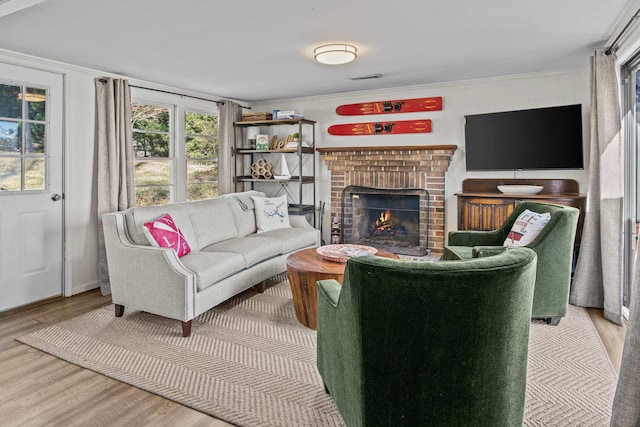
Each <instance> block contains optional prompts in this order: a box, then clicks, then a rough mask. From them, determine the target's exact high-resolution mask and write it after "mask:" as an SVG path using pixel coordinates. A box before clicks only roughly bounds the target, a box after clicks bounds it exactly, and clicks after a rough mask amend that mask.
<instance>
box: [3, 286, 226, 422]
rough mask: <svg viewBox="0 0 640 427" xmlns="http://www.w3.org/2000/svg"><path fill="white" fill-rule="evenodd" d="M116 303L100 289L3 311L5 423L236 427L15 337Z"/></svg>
mask: <svg viewBox="0 0 640 427" xmlns="http://www.w3.org/2000/svg"><path fill="white" fill-rule="evenodd" d="M108 304H111V298H110V297H103V296H102V295H100V292H99V291H98V290H94V291H89V292H84V293H82V294H79V295H76V296H73V297H71V298H56V299H52V300H49V301H45V302H41V303H36V304H33V305H31V306H27V307H22V308H19V309H15V310H10V311H8V312H4V313H0V384H1V387H0V425H1V426H3V427H13V426H47V427H48V426H65V427H74V426H78V427H80V426H82V427H84V426H113V425H135V426H154V427H156V426H159V427H162V426H167V427H169V426H176V425H180V426H203V427H204V426H207V427H233V425H232V424H228V423H226V422H224V421H221V420H217V419H215V418H213V417H211V416H209V415H207V414H203V413H201V412H198V411H195V410H193V409H191V408H187V407H185V406H182V405H180V404H177V403H175V402H173V401H170V400H168V399H165V398H163V397H161V396H157V395H155V394H152V393H149V392H146V391H144V390H141V389H138V388H136V387H132V386H130V385H128V384H125V383H122V382H119V381H116V380H114V379H111V378H109V377H106V376H104V375H101V374H98V373H95V372H92V371H90V370H87V369H83V368H80V367H78V366H76V365H73V364H70V363H68V362H65V361H63V360H60V359H58V358H56V357H54V356H51V355H49V354H47V353H43V352H41V351H39V350H36V349H34V348H31V347H29V346H26V345H24V344H21V343H19V342H17V341H15V339H16V338H17V337H19V336H22V335H26V334H28V333H30V332H32V331H35V330H37V329H40V328H43V327H46V326H49V325H53V324H55V323H58V322H61V321H63V320H66V319H70V318H72V317H75V316H78V315H80V314H82V313H85V312H88V311H91V310H94V309H96V308H99V307H103V306H105V305H108Z"/></svg>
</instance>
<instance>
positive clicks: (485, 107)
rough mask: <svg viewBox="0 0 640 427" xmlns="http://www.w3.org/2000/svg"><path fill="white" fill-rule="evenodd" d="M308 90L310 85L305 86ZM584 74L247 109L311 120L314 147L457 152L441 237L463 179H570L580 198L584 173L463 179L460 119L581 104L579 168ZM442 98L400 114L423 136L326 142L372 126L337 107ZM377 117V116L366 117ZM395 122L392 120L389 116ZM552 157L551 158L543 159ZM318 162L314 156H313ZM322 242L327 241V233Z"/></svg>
mask: <svg viewBox="0 0 640 427" xmlns="http://www.w3.org/2000/svg"><path fill="white" fill-rule="evenodd" d="M310 84H312V83H310ZM589 87H590V84H589V70H588V69H587V68H585V69H581V70H571V71H563V72H553V73H544V74H535V75H521V76H507V77H502V78H492V79H483V80H473V81H463V82H452V83H446V84H434V85H424V86H411V87H402V88H394V89H384V90H377V91H366V92H350V93H342V94H335V95H331V96H318V97H309V98H296V99H282V100H275V101H271V102H263V103H256V104H252V106H251V107H252V111H253V112H258V111H269V112H270V111H272V110H273V109H280V110H298V111H301V112H302V113H303V114H304V115H305V117H306V118H309V119H311V120H316V121H317V122H318V123H317V125H316V126H317V127H316V146H317V147H336V146H376V145H385V146H393V145H442V144H446V145H449V144H453V145H456V146H458V150H457V151H456V153H455V155H454V157H453V160H452V163H451V165H450V167H449V170H448V172H447V175H446V189H445V195H446V200H445V204H446V218H445V227H446V229H447V231H449V230H454V229H456V228H457V200H456V197H455V195H454V194H455V193H456V192H458V191H460V190H461V188H462V181H463V180H464V179H465V178H514V176H515V177H516V178H572V179H575V180H577V181H578V182H579V184H580V192H581V193H585V194H586V191H587V183H588V171H587V170H586V168H585V170H580V171H576V170H563V171H560V170H558V171H527V172H525V171H519V172H517V173H514V172H473V173H471V172H470V173H467V172H466V170H465V162H464V124H463V120H464V116H465V115H466V114H478V113H488V112H494V111H507V110H519V109H526V108H538V107H549V106H553V105H567V104H582V112H583V134H584V154H585V165H588V164H589V158H588V157H589V156H588V155H589V148H588V147H589V143H588V141H589V138H588V137H589V126H588V124H589ZM426 96H442V98H443V109H442V111H437V112H431V113H406V114H402V119H403V120H406V119H414V118H415V119H417V118H430V119H431V120H432V131H431V133H428V134H408V135H374V136H350V137H345V136H342V137H340V136H332V135H329V133H328V132H327V129H328V127H329V126H330V125H332V124H337V123H355V122H363V121H373V120H375V119H372V120H370V119H367V117H366V116H351V117H349V116H338V115H337V114H336V113H335V109H336V107H337V106H338V105H341V104H350V103H358V102H367V101H380V100H389V99H404V98H420V97H426ZM370 117H378V118H379V117H380V116H370ZM394 117H396V118H399V117H398V116H394ZM549 155H553V153H549ZM318 157H319V156H318ZM316 170H317V171H318V175H319V182H318V184H317V191H318V194H317V199H318V200H320V201H325V202H327V204H328V203H329V202H330V199H331V197H330V173H329V171H328V169H327V168H326V166H325V165H324V163H323V162H322V161H321V160H320V159H318V164H317V168H316ZM327 212H330V209H328V208H327V209H326V211H325V217H324V224H329V223H330V222H329V221H330V218H329V214H328V213H327ZM324 235H325V236H324V237H325V240H326V241H329V234H328V230H327V227H324Z"/></svg>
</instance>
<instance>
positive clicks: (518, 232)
mask: <svg viewBox="0 0 640 427" xmlns="http://www.w3.org/2000/svg"><path fill="white" fill-rule="evenodd" d="M550 219H551V214H550V213H549V212H545V213H542V214H540V213H536V212H532V211H530V210H529V209H525V210H524V211H523V212H522V213H521V214H520V215H518V218H516V220H515V222H514V223H513V226H512V227H511V231H509V234H508V235H507V238H506V239H505V241H504V244H503V246H526V245H528V244H529V243H531V242H533V240H534V239H535V238H536V236H537V235H538V234H540V231H542V229H543V228H544V226H545V225H547V223H548V222H549V220H550Z"/></svg>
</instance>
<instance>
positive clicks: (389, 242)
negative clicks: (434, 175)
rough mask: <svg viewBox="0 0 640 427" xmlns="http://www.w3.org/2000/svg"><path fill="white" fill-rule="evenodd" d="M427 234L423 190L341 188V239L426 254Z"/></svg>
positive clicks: (400, 252) (391, 250)
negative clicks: (342, 189)
mask: <svg viewBox="0 0 640 427" xmlns="http://www.w3.org/2000/svg"><path fill="white" fill-rule="evenodd" d="M428 235H429V194H428V192H427V191H426V190H424V189H417V188H401V189H400V188H371V187H359V186H348V187H346V188H345V189H344V191H343V192H342V215H341V239H340V240H341V242H342V243H354V244H360V245H367V246H373V247H375V248H378V249H384V250H387V251H390V252H394V253H397V254H403V255H414V256H423V255H426V254H427V248H428Z"/></svg>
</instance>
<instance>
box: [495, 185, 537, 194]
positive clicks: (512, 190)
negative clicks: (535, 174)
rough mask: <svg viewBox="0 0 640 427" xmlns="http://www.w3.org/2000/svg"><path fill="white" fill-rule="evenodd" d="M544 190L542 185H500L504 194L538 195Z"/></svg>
mask: <svg viewBox="0 0 640 427" xmlns="http://www.w3.org/2000/svg"><path fill="white" fill-rule="evenodd" d="M543 188H544V187H543V186H542V185H498V190H500V192H501V193H503V194H538V193H539V192H541V191H542V189H543Z"/></svg>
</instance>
